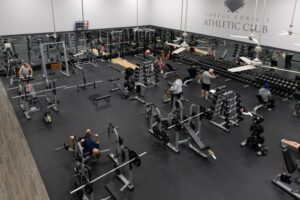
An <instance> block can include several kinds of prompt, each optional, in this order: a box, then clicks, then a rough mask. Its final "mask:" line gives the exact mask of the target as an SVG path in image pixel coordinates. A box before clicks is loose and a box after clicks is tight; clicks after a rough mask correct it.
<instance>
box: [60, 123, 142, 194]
mask: <svg viewBox="0 0 300 200" xmlns="http://www.w3.org/2000/svg"><path fill="white" fill-rule="evenodd" d="M103 134H107V136H108V138H109V139H110V141H111V140H112V141H113V142H112V143H110V145H111V148H109V149H104V150H101V151H100V152H101V153H104V152H108V154H107V155H108V157H109V158H110V159H111V160H112V161H113V164H114V168H113V169H112V170H110V171H108V172H106V173H104V174H103V175H101V176H99V177H97V178H95V179H92V169H91V167H89V166H88V164H87V163H88V161H89V160H90V159H91V157H90V155H89V154H88V153H86V152H84V149H83V147H82V145H81V142H80V138H78V137H74V139H75V146H74V149H70V148H69V146H67V145H65V144H64V145H63V146H62V147H59V148H56V149H55V150H54V151H59V150H62V149H65V150H69V151H73V152H74V158H75V167H74V172H75V175H74V190H72V191H71V192H70V194H74V193H76V194H77V196H78V197H79V198H80V199H81V200H95V198H94V194H93V183H94V182H96V181H98V180H100V179H102V178H103V177H105V176H107V175H109V174H111V173H113V172H116V175H117V177H118V178H119V179H120V180H121V181H122V183H123V185H122V187H121V188H118V189H117V186H115V185H114V184H113V183H112V182H111V183H108V184H107V185H106V186H105V188H106V190H107V191H108V192H109V196H106V197H105V198H102V200H107V199H110V198H117V197H123V194H122V193H121V192H123V191H124V190H125V189H126V188H128V189H129V190H130V191H132V190H133V189H134V185H133V182H132V179H133V174H132V171H133V167H139V166H140V165H141V160H140V158H141V157H142V156H144V155H146V154H147V152H144V153H142V154H140V155H138V154H137V153H136V152H135V151H133V150H131V149H130V148H128V147H126V146H124V144H123V139H122V138H121V137H120V136H119V134H118V132H117V127H114V126H113V125H112V124H111V123H110V124H109V126H108V129H107V131H106V132H105V133H103ZM126 166H128V169H126V168H125V167H126Z"/></svg>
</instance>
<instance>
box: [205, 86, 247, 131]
mask: <svg viewBox="0 0 300 200" xmlns="http://www.w3.org/2000/svg"><path fill="white" fill-rule="evenodd" d="M213 102H214V104H215V105H214V106H213V108H214V113H213V117H212V119H211V120H210V121H209V122H210V123H211V124H213V125H215V126H217V127H219V128H221V129H222V130H224V131H226V132H230V130H231V128H232V126H233V125H235V126H239V124H238V122H239V121H240V120H242V117H241V113H240V112H239V110H240V108H241V101H240V100H239V95H238V94H237V93H235V92H233V91H227V90H225V89H223V90H220V91H219V92H216V93H215V94H214V95H213Z"/></svg>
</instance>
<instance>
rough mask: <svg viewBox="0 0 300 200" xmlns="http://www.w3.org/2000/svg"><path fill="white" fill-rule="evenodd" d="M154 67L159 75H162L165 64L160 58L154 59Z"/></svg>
mask: <svg viewBox="0 0 300 200" xmlns="http://www.w3.org/2000/svg"><path fill="white" fill-rule="evenodd" d="M154 65H155V66H157V67H158V68H159V71H160V73H161V74H163V73H164V70H165V67H166V66H165V62H164V61H163V59H162V57H161V56H159V57H157V58H156V60H155V61H154Z"/></svg>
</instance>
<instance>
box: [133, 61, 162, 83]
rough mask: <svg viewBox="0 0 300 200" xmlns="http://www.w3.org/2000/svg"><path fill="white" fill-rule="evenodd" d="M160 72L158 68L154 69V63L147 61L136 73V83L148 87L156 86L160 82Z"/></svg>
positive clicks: (141, 64)
mask: <svg viewBox="0 0 300 200" xmlns="http://www.w3.org/2000/svg"><path fill="white" fill-rule="evenodd" d="M158 76H159V71H158V68H157V67H154V63H153V61H145V62H142V63H140V65H139V66H138V67H137V68H136V69H135V71H134V79H135V82H137V83H139V84H142V85H144V86H146V87H149V86H150V85H154V86H156V85H157V83H158V82H159V78H158Z"/></svg>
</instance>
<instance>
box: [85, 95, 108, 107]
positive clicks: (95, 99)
mask: <svg viewBox="0 0 300 200" xmlns="http://www.w3.org/2000/svg"><path fill="white" fill-rule="evenodd" d="M89 99H90V100H91V101H92V102H93V104H95V106H96V107H97V106H98V103H99V101H102V100H104V101H106V102H107V103H110V95H100V94H94V95H91V96H90V97H89Z"/></svg>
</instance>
